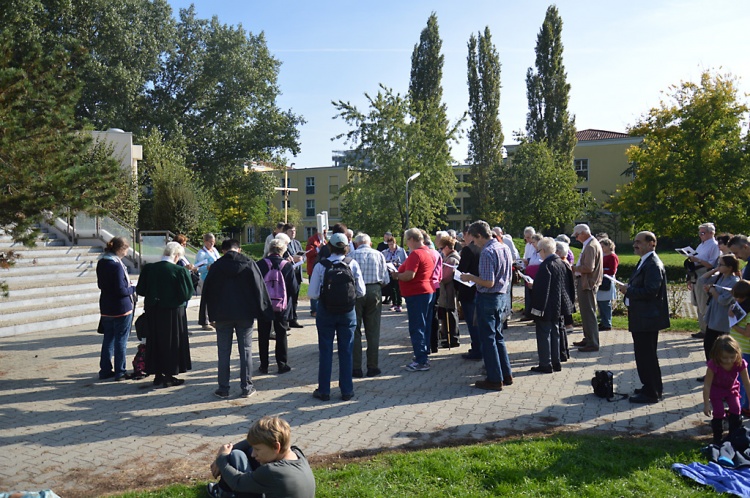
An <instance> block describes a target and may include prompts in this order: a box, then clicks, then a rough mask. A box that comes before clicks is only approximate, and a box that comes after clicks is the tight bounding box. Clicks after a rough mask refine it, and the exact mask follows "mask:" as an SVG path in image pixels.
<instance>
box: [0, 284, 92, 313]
mask: <svg viewBox="0 0 750 498" xmlns="http://www.w3.org/2000/svg"><path fill="white" fill-rule="evenodd" d="M68 287H70V286H68ZM91 287H93V288H90V289H88V292H72V291H70V290H68V289H66V288H60V289H59V290H57V292H54V295H53V293H47V294H42V295H38V296H26V297H23V296H20V297H19V296H17V295H15V294H16V293H13V294H11V295H10V296H9V297H8V298H7V299H0V318H2V316H4V315H5V314H7V313H17V312H19V311H26V310H43V309H49V308H51V307H58V306H64V305H68V304H71V303H76V302H80V301H85V302H94V301H96V302H98V301H99V289H97V288H96V286H91ZM53 290H54V289H53Z"/></svg>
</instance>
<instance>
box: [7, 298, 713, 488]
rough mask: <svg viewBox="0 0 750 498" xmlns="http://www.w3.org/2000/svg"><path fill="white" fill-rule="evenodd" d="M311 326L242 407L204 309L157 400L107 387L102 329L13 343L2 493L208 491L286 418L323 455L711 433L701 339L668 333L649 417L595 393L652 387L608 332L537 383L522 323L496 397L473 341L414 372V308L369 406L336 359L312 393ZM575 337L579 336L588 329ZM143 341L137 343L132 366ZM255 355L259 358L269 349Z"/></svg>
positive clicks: (389, 334) (149, 390)
mask: <svg viewBox="0 0 750 498" xmlns="http://www.w3.org/2000/svg"><path fill="white" fill-rule="evenodd" d="M303 306H306V303H304V304H303ZM304 309H305V310H306V309H307V308H306V307H305V308H304ZM302 315H303V316H302V318H303V319H302V320H301V322H302V323H303V324H304V325H305V327H304V328H303V329H293V330H292V335H291V337H290V338H289V348H290V352H289V362H290V365H292V367H293V370H292V372H290V373H288V374H285V375H281V376H278V375H275V374H273V373H272V374H270V375H257V376H255V377H254V382H255V386H256V389H257V390H258V393H257V394H256V395H255V396H253V397H251V398H249V399H240V398H238V397H237V395H238V394H239V380H238V379H237V378H236V377H237V376H238V374H239V366H238V362H237V359H236V358H235V359H234V360H233V366H232V369H233V370H232V375H233V381H232V382H233V385H232V391H231V393H230V398H229V399H228V400H221V399H218V398H216V397H214V396H213V391H214V390H215V389H216V387H217V386H216V345H215V336H214V333H213V332H204V331H202V330H200V329H199V328H198V326H197V325H195V323H196V318H197V310H196V309H195V308H191V309H189V310H188V316H189V318H190V319H191V324H193V325H191V330H192V331H193V335H192V336H191V353H192V358H193V370H192V371H190V372H188V373H187V374H184V375H183V376H182V377H183V378H185V380H186V382H185V384H184V385H182V386H179V387H174V388H169V389H154V388H153V387H152V385H151V378H147V379H144V380H141V381H132V382H118V383H115V382H111V381H99V380H98V379H97V378H96V373H97V371H98V357H99V348H100V345H101V339H100V336H98V335H97V334H96V332H95V330H94V327H93V326H79V327H73V328H68V329H62V330H49V331H46V332H39V333H29V334H25V335H19V336H14V337H5V338H0V492H1V491H10V490H20V489H26V490H39V489H43V488H51V489H53V490H55V491H56V492H57V493H58V494H61V495H62V496H65V497H67V496H96V495H98V494H99V493H101V492H102V491H107V490H121V489H135V488H141V487H147V486H153V485H160V484H163V483H164V482H173V481H189V480H191V479H199V480H206V479H209V478H210V476H209V474H208V464H209V463H210V461H211V459H212V457H213V455H214V452H215V451H216V449H217V448H218V447H219V445H221V444H223V443H225V442H236V441H238V440H240V439H241V438H242V436H243V435H244V433H245V432H246V431H247V428H248V427H249V426H250V424H251V423H252V422H253V421H254V420H256V419H257V418H258V417H260V416H263V415H268V414H279V415H281V416H283V417H285V418H286V419H287V420H288V421H289V422H290V423H291V424H292V427H293V434H294V440H295V442H296V444H298V445H299V446H300V447H302V448H303V450H304V451H305V452H306V454H307V455H308V456H311V457H313V458H315V457H321V456H326V455H335V454H343V455H344V456H347V455H358V454H362V453H366V452H370V451H379V450H384V449H395V448H412V447H417V446H421V445H440V444H450V443H451V442H455V441H456V440H466V441H478V442H479V441H483V440H488V439H492V438H497V437H503V436H507V435H513V434H519V433H533V432H538V431H544V430H549V429H552V428H562V429H563V430H567V431H571V432H587V433H592V432H594V433H596V432H600V433H612V432H614V433H620V434H622V435H666V436H671V437H695V436H705V437H707V435H708V433H709V430H708V427H707V419H706V418H705V417H704V416H703V415H702V413H701V411H702V400H701V384H699V383H697V382H696V381H695V378H696V377H698V376H700V375H701V374H702V371H703V368H704V361H703V353H702V347H701V342H700V341H696V340H694V339H691V338H690V336H689V334H687V333H662V334H661V336H660V344H659V356H660V360H661V366H662V371H663V376H664V392H665V399H664V401H663V402H660V403H658V404H655V405H644V406H642V405H633V404H631V403H629V402H628V401H627V400H626V401H619V402H612V403H608V402H607V401H606V400H602V399H599V398H597V397H595V396H594V395H593V394H592V388H591V384H590V380H591V377H592V376H593V374H594V371H595V370H599V369H609V370H612V371H613V372H614V373H615V388H616V390H618V391H620V392H631V391H632V389H633V388H634V387H638V383H637V374H636V371H635V364H634V362H633V354H632V344H631V338H630V334H629V333H628V332H627V331H624V330H613V331H610V332H602V334H601V342H602V348H601V350H600V351H599V352H598V353H594V354H591V353H588V354H584V353H578V352H577V351H574V352H573V358H572V359H571V360H570V361H568V362H567V363H564V364H563V370H562V372H559V373H555V374H552V375H539V374H533V373H531V372H529V368H530V367H531V366H534V365H536V363H537V361H536V360H537V358H536V342H535V337H534V329H533V327H531V326H528V325H526V324H524V323H521V322H517V321H512V322H511V327H510V330H509V331H508V332H507V336H506V337H507V340H508V349H509V351H510V358H511V362H512V366H513V369H514V380H515V381H514V384H513V385H512V386H510V387H507V388H505V389H504V390H503V391H502V392H485V391H480V390H478V389H475V388H473V387H471V385H472V383H473V382H474V381H475V380H477V379H480V378H482V377H481V376H480V369H481V366H482V364H481V362H471V361H466V360H463V359H461V356H460V354H461V353H462V352H465V351H466V350H467V346H466V345H465V343H464V344H462V346H461V347H460V348H457V349H453V350H440V352H439V353H437V354H435V355H433V356H432V359H431V362H432V370H430V371H429V372H414V373H410V372H407V371H406V370H404V368H403V366H404V365H406V364H407V363H408V362H409V361H410V360H411V355H412V353H411V345H410V341H409V337H408V329H407V323H406V313H401V314H396V313H392V312H389V311H385V312H384V314H383V323H382V338H381V369H382V370H383V375H381V376H379V377H375V378H365V379H355V398H354V399H353V400H351V401H348V402H343V401H341V400H340V392H339V390H338V387H337V383H336V382H335V379H336V378H337V375H338V373H337V366H336V365H335V364H334V372H333V379H334V383H333V385H332V392H331V401H330V402H321V401H319V400H316V399H314V398H313V397H312V396H311V394H312V391H313V389H315V387H316V379H317V342H316V341H317V337H316V333H315V327H314V323H313V319H312V318H311V317H309V313H307V311H305V312H304V313H302ZM462 332H463V333H464V334H465V333H466V332H465V328H462ZM570 338H571V342H572V341H574V340H579V339H580V338H581V334H580V329H578V330H577V332H576V333H574V334H572V335H571V336H570ZM466 342H468V341H466ZM135 346H136V341H135V340H133V341H131V344H130V347H129V351H128V352H129V360H132V356H133V354H134V353H135ZM253 348H254V351H255V353H256V356H255V357H254V361H256V360H257V344H254V346H253ZM235 356H236V348H235ZM257 365H258V364H257V362H256V363H255V368H256V369H257ZM272 370H274V367H273V366H272Z"/></svg>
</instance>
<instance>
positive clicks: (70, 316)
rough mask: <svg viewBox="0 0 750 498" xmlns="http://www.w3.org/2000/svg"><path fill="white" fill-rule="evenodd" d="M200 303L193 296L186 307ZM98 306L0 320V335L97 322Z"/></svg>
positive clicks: (140, 309)
mask: <svg viewBox="0 0 750 498" xmlns="http://www.w3.org/2000/svg"><path fill="white" fill-rule="evenodd" d="M199 305H200V297H193V298H192V299H191V300H190V301H188V307H191V308H192V307H195V306H199ZM142 312H143V306H142V301H141V302H140V303H139V304H138V307H137V308H136V316H138V315H140V314H141V313H142ZM99 318H100V315H99V306H98V304H97V305H95V306H93V307H91V308H88V307H85V308H80V309H75V310H67V311H65V310H62V311H59V310H58V311H54V310H50V312H49V313H45V315H44V320H43V321H35V320H33V319H30V318H29V319H19V320H16V321H14V322H12V323H11V322H10V321H9V322H6V323H2V322H0V337H7V336H11V335H19V334H27V333H30V332H40V331H43V330H54V329H63V328H67V327H72V326H75V325H84V324H94V323H98V322H99Z"/></svg>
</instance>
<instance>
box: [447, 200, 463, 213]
mask: <svg viewBox="0 0 750 498" xmlns="http://www.w3.org/2000/svg"><path fill="white" fill-rule="evenodd" d="M453 203H454V204H455V206H451V205H448V214H461V198H460V197H457V198H455V199H453Z"/></svg>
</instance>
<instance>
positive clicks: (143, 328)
mask: <svg viewBox="0 0 750 498" xmlns="http://www.w3.org/2000/svg"><path fill="white" fill-rule="evenodd" d="M135 335H136V337H138V340H140V341H142V340H143V339H145V338H146V336H147V335H148V319H147V318H146V313H145V312H144V313H141V315H140V316H139V317H138V318H136V319H135Z"/></svg>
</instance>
